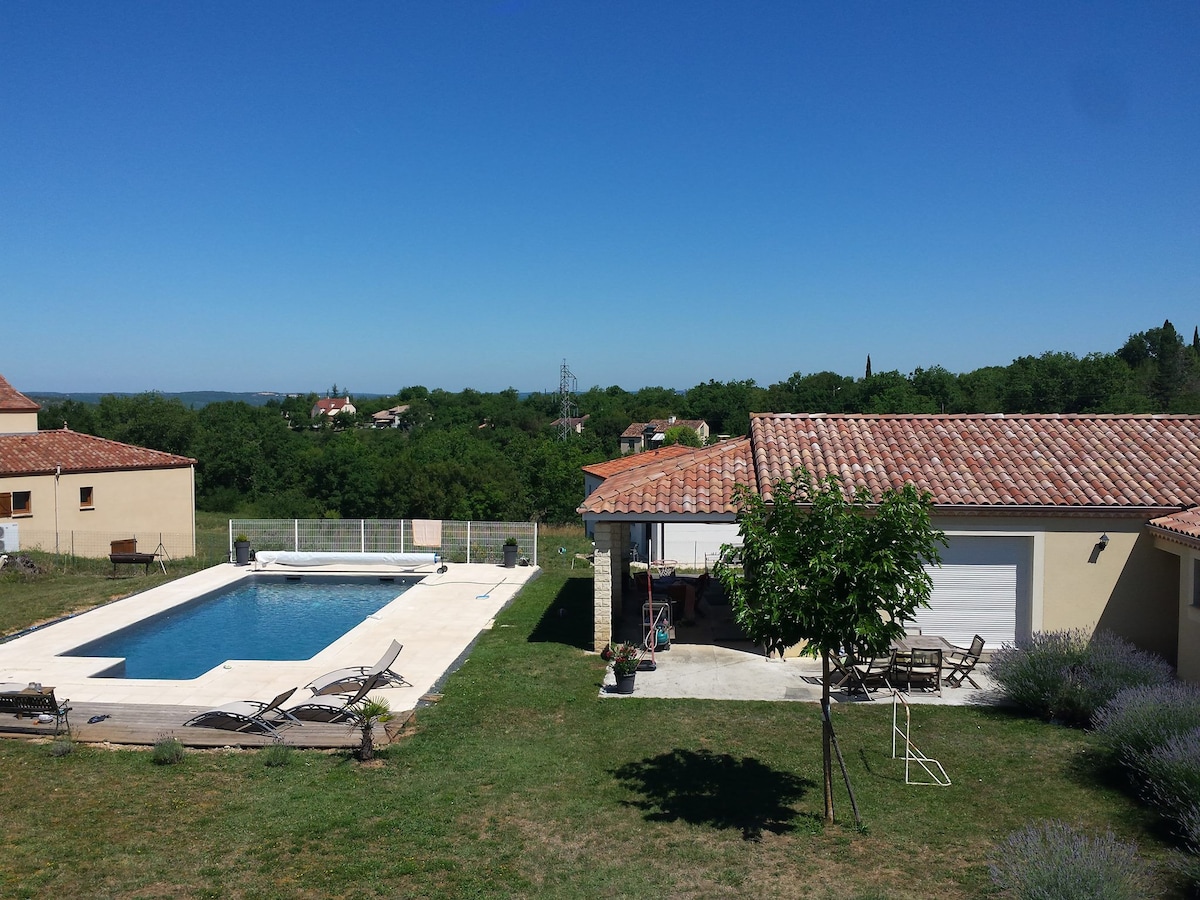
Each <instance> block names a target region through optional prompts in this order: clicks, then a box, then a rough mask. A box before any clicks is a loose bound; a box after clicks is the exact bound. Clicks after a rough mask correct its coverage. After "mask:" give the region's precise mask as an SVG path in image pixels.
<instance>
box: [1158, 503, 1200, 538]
mask: <svg viewBox="0 0 1200 900" xmlns="http://www.w3.org/2000/svg"><path fill="white" fill-rule="evenodd" d="M1150 525H1151V526H1153V527H1154V528H1159V529H1162V530H1163V531H1169V532H1171V533H1172V535H1177V536H1181V537H1184V538H1191V540H1189V541H1187V543H1189V544H1192V545H1196V544H1197V543H1200V509H1184V510H1180V511H1179V512H1177V513H1171V514H1170V515H1169V516H1160V517H1159V518H1157V519H1151V520H1150Z"/></svg>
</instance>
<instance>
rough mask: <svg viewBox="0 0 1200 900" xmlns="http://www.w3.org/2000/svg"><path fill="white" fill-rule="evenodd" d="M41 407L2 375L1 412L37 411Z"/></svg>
mask: <svg viewBox="0 0 1200 900" xmlns="http://www.w3.org/2000/svg"><path fill="white" fill-rule="evenodd" d="M39 409H41V406H39V405H38V404H37V403H35V402H34V401H32V400H30V399H29V398H28V397H26V396H25V395H24V394H22V393H21V392H20V391H18V390H17V389H16V388H15V387H13V386H12V385H11V384H9V383H8V382H7V381H6V380H5V379H4V376H2V375H0V412H37V411H38V410H39Z"/></svg>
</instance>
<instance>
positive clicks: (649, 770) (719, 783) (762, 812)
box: [613, 749, 815, 841]
mask: <svg viewBox="0 0 1200 900" xmlns="http://www.w3.org/2000/svg"><path fill="white" fill-rule="evenodd" d="M613 774H614V775H615V776H616V778H617V780H618V781H620V782H622V783H623V784H625V785H626V786H627V787H628V788H629V789H630V790H632V791H634V792H636V793H637V794H639V795H640V797H641V799H639V800H633V801H630V804H631V805H632V806H635V807H637V808H638V809H641V810H645V812H646V819H647V821H650V822H675V821H678V820H680V819H682V820H683V821H685V822H689V823H691V824H693V825H710V826H712V827H713V828H725V829H728V828H737V829H740V830H741V832H742V838H743V839H744V840H747V841H757V840H760V839H761V838H762V833H763V832H764V831H769V832H771V833H772V834H786V833H787V832H790V831H793V830H794V829H795V825H794V824H793V820H794V819H796V817H797V816H798V815H799V813H798V812H797V811H796V810H795V809H794V808H793V807H792V805H791V804H793V803H795V802H796V801H798V800H800V799H801V798H803V797H804V795H805V793H806V792H807V791H809V790H810V789H812V788H813V787H814V786H815V785H814V783H813V782H812V781H810V780H809V779H807V778H799V777H797V776H795V775H792V774H790V773H788V772H779V771H776V770H775V769H772V768H770V767H769V766H765V765H763V764H762V763H761V762H759V761H758V760H756V759H752V758H750V757H743V758H742V759H735V758H734V757H732V756H730V755H729V754H727V753H721V754H716V753H713V752H711V751H709V750H678V749H677V750H673V751H671V752H670V753H662V754H659V755H658V756H655V757H651V758H649V759H644V760H640V761H638V762H631V763H627V764H626V765H624V766H621V767H620V768H619V769H616V770H615V771H614V773H613Z"/></svg>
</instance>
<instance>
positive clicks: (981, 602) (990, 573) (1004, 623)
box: [916, 535, 1033, 648]
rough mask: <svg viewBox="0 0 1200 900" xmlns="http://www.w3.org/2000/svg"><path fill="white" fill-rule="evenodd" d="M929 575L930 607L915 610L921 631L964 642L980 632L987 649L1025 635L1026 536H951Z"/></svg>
mask: <svg viewBox="0 0 1200 900" xmlns="http://www.w3.org/2000/svg"><path fill="white" fill-rule="evenodd" d="M949 541H950V546H949V547H947V548H945V549H944V550H943V551H942V565H941V568H937V567H933V566H931V567H928V568H927V571H928V572H929V574H930V576H931V577H932V578H933V595H932V596H931V597H930V598H929V608H928V609H922V610H919V611H918V612H917V617H916V624H917V627H919V628H920V629H921V631H922V633H924V634H937V635H941V636H942V637H944V638H945V639H946V640H948V641H949V642H950V643H952V644H956V645H958V646H960V647H965V646H967V645H968V644H970V643H971V639H972V638H973V637H974V636H975V635H977V634H978V635H981V636H982V637H983V639H984V641H985V642H986V643H987V646H988V647H989V648H996V647H999V646H1000V645H1001V644H1003V643H1005V642H1009V643H1011V642H1012V641H1013V640H1015V639H1016V637H1017V635H1018V634H1019V635H1021V636H1023V637H1024V636H1027V635H1028V633H1029V623H1030V617H1031V612H1030V599H1029V598H1030V565H1031V563H1030V560H1031V557H1032V545H1033V539H1032V538H1029V537H985V536H980V537H974V536H962V535H950V536H949Z"/></svg>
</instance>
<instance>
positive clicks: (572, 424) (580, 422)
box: [550, 416, 589, 434]
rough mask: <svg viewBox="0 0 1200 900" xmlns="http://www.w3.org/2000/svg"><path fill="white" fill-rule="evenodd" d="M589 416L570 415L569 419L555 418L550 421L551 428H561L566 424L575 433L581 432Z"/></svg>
mask: <svg viewBox="0 0 1200 900" xmlns="http://www.w3.org/2000/svg"><path fill="white" fill-rule="evenodd" d="M588 418H589V416H572V417H571V418H569V419H555V420H554V421H553V422H551V423H550V427H551V428H555V429H558V428H562V427H563V425H566V426H567V427H568V428H570V429H571V430H572V431H573V432H575V433H576V434H583V426H584V424H585V423H586V422H587V420H588Z"/></svg>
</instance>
